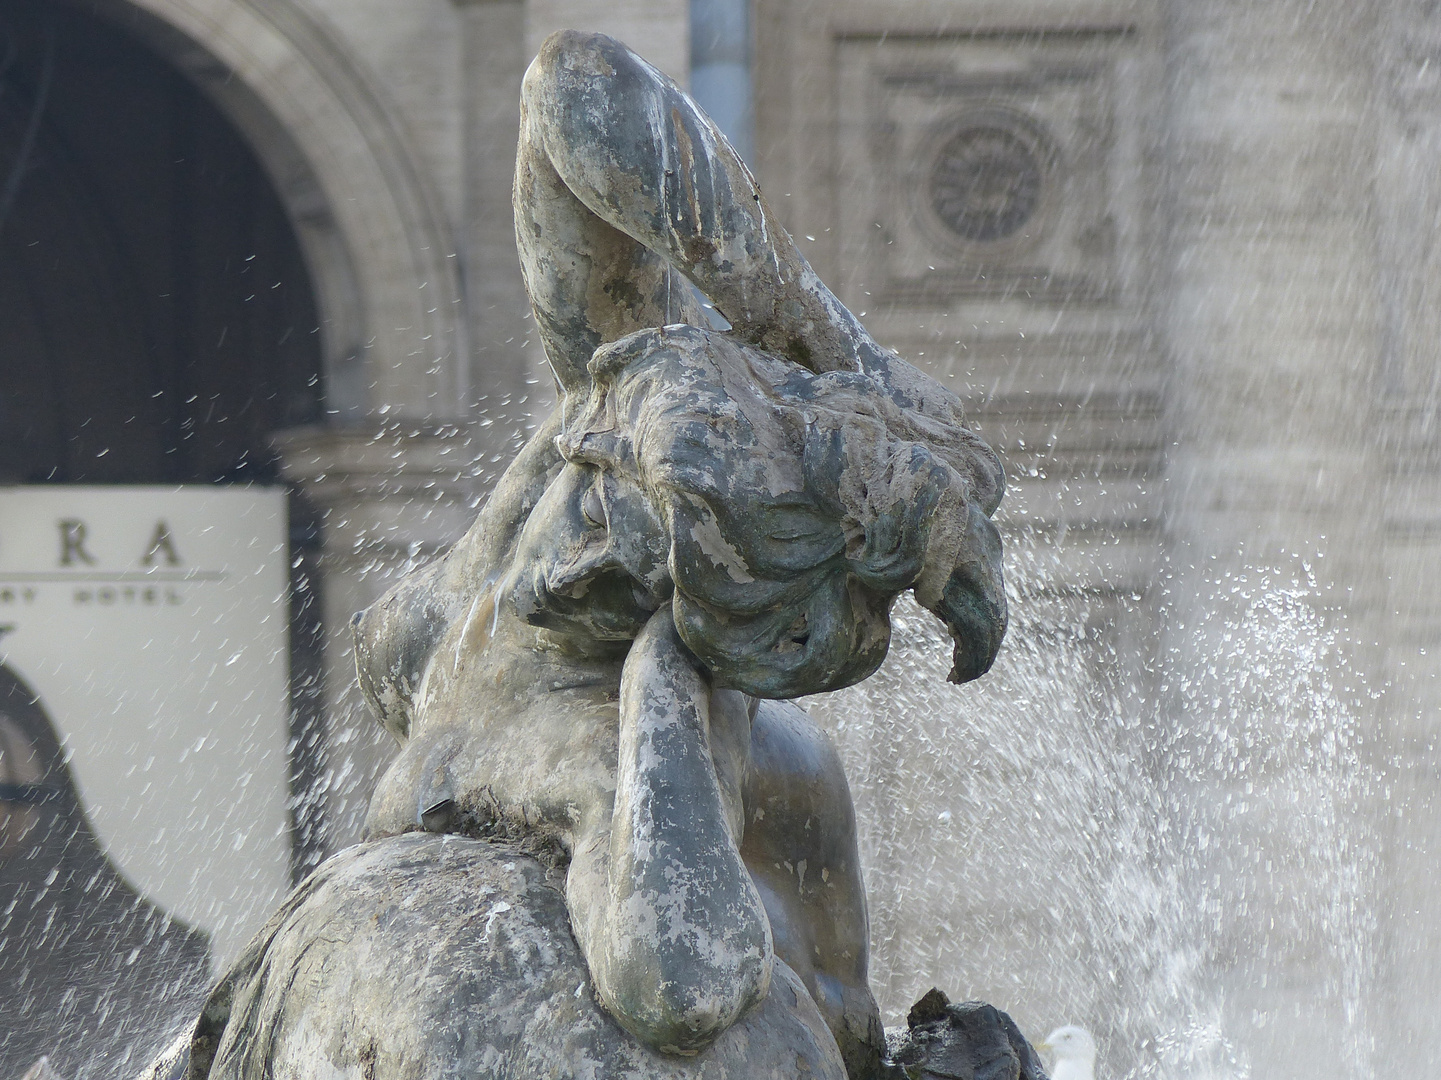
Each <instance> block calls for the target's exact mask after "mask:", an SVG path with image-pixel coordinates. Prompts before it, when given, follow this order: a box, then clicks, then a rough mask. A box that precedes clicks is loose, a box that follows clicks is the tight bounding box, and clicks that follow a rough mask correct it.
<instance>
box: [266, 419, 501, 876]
mask: <svg viewBox="0 0 1441 1080" xmlns="http://www.w3.org/2000/svg"><path fill="white" fill-rule="evenodd" d="M274 443H275V446H276V449H277V450H278V451H279V453H280V455H281V461H282V472H283V474H284V476H285V478H286V480H288V481H289V482H290V483H292V484H294V485H295V486H296V487H297V488H298V489H299V490H300V492H301V493H302V495H303V496H304V497H305V499H306V500H307V501H308V502H309V503H310V504H311V505H312V506H313V507H314V508H315V510H316V512H317V517H318V520H319V522H320V533H321V547H320V551H319V554H318V557H317V559H316V566H317V571H318V575H319V582H318V588H317V592H318V593H319V595H320V602H321V605H322V622H323V626H324V636H325V640H324V661H323V665H322V667H323V671H322V678H323V683H324V688H323V691H322V700H323V709H322V716H323V720H322V725H323V729H324V730H323V738H322V739H321V740H320V746H319V747H318V757H319V760H318V761H317V762H316V763H315V764H316V766H317V767H316V768H313V769H312V770H311V775H312V776H313V777H314V778H315V784H316V788H317V790H316V791H314V792H312V793H310V794H311V796H312V797H313V798H315V799H316V800H318V802H319V805H320V807H321V812H322V815H323V826H324V827H323V833H322V835H323V846H324V847H325V848H328V849H329V850H331V851H333V850H336V849H338V848H340V847H344V846H346V845H347V844H350V843H353V842H354V841H355V840H357V839H359V836H360V827H361V824H362V822H363V820H364V817H365V809H366V805H367V803H368V801H369V798H370V792H371V789H372V787H373V786H374V781H375V778H376V776H377V775H378V774H379V773H380V771H381V770H382V769H383V768H384V767H385V765H386V764H387V763H388V762H389V760H390V757H391V755H392V754H393V752H394V746H393V744H392V742H391V740H390V737H389V736H388V735H386V734H384V733H383V732H382V730H381V728H380V725H379V724H378V723H376V722H375V720H374V719H373V718H372V717H371V715H370V712H369V709H368V708H367V707H366V705H365V703H364V702H363V701H362V700H361V698H360V696H359V691H358V689H357V687H356V681H355V668H354V658H353V656H352V652H351V641H350V619H351V616H352V615H353V614H354V613H355V612H357V611H360V610H361V609H363V608H365V607H367V606H368V605H369V604H371V603H372V602H373V601H375V600H376V599H377V598H378V597H379V596H380V595H381V594H382V593H383V592H384V591H385V590H386V589H387V588H388V587H389V586H390V585H391V584H392V583H393V582H394V581H395V580H397V579H398V578H399V577H400V576H402V575H403V574H405V573H406V572H407V571H409V570H412V569H414V568H415V567H417V566H420V565H422V564H424V563H426V562H428V561H429V560H430V559H432V558H434V557H435V556H436V555H438V554H439V553H440V552H442V551H444V550H445V549H446V548H447V547H448V546H449V545H451V544H452V543H454V542H455V541H456V540H457V539H459V538H460V537H461V536H462V535H464V533H465V531H466V529H468V528H469V527H470V524H471V522H472V521H473V520H474V517H475V510H476V507H477V505H478V504H479V501H480V499H481V497H482V493H483V492H484V491H485V490H486V489H488V487H489V484H490V478H491V475H492V470H494V469H495V468H496V467H497V466H498V465H499V464H500V463H499V462H495V463H491V462H490V461H489V460H488V458H489V457H490V456H493V455H486V456H484V457H480V458H479V459H478V458H477V446H478V445H479V440H478V439H477V438H476V437H475V434H474V432H473V431H471V430H469V429H467V428H461V427H458V426H453V425H425V424H413V423H404V422H397V423H392V424H374V425H371V426H368V427H364V428H359V427H356V428H323V427H316V428H300V429H294V430H291V431H287V432H283V433H280V434H278V435H277V436H275V438H274Z"/></svg>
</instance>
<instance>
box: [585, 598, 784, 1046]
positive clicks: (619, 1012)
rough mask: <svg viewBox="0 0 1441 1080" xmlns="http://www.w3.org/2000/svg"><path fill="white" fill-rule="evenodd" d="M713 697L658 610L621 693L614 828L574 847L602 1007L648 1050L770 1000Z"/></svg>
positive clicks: (699, 1037)
mask: <svg viewBox="0 0 1441 1080" xmlns="http://www.w3.org/2000/svg"><path fill="white" fill-rule="evenodd" d="M710 695H711V691H710V687H709V686H708V685H707V683H706V682H705V680H704V679H703V678H702V677H701V676H700V674H699V673H698V672H697V671H696V669H695V666H694V661H693V660H692V658H691V657H690V655H689V654H688V653H687V652H686V650H685V647H684V646H683V645H682V644H681V643H680V639H679V637H678V636H677V634H676V631H675V625H674V623H673V622H672V620H671V616H670V610H669V608H662V609H661V610H660V611H659V612H657V614H656V615H655V617H653V618H652V619H651V621H650V622H649V623H648V624H647V625H646V628H645V629H644V630H643V631H642V632H641V634H640V636H639V637H638V638H637V639H636V642H635V645H634V646H632V648H631V652H630V655H629V657H628V658H627V660H626V664H625V673H624V675H623V677H622V680H621V701H620V712H621V722H620V723H621V726H620V754H619V761H618V765H617V770H616V794H615V805H614V813H613V816H612V819H611V821H610V822H609V823H608V825H609V827H608V828H607V827H606V824H607V823H603V822H597V823H591V827H589V828H586V829H584V830H583V831H582V833H581V835H579V836H577V837H576V841H575V844H574V848H573V854H572V862H571V867H570V871H569V875H568V877H567V881H566V906H567V907H568V908H569V910H570V912H571V919H572V924H573V926H574V928H575V933H576V938H577V940H578V941H579V943H580V946H581V950H582V952H583V953H584V954H585V958H586V962H587V964H588V965H589V967H590V973H591V980H592V982H593V983H594V985H595V988H596V994H597V997H598V998H599V999H600V1000H601V1002H602V1003H603V1004H604V1005H605V1006H606V1008H607V1009H608V1010H609V1011H610V1012H611V1013H612V1015H614V1016H615V1018H616V1019H617V1020H618V1021H619V1022H620V1024H621V1025H622V1026H623V1027H625V1028H626V1029H627V1030H629V1031H630V1032H631V1033H632V1034H634V1035H635V1036H636V1037H637V1038H639V1039H641V1040H642V1041H643V1042H645V1043H646V1044H647V1045H650V1046H653V1047H656V1048H657V1049H661V1050H666V1051H670V1052H678V1053H696V1052H698V1051H700V1050H703V1049H705V1048H706V1047H707V1046H709V1045H710V1044H711V1043H712V1042H714V1041H715V1039H716V1038H717V1037H718V1036H719V1035H720V1034H721V1033H722V1032H724V1031H725V1030H726V1029H727V1028H728V1027H730V1026H731V1025H732V1024H734V1023H735V1022H736V1021H737V1020H738V1019H740V1017H741V1016H742V1015H744V1014H745V1013H746V1012H747V1011H749V1010H750V1009H751V1008H752V1007H754V1006H756V1005H758V1004H759V1003H760V1002H761V1001H763V1000H764V999H765V997H766V994H767V992H768V990H769V988H770V981H771V971H772V967H773V965H774V961H775V955H774V951H773V949H772V946H771V936H770V924H769V922H768V920H767V918H766V913H765V908H764V906H763V904H762V902H761V898H760V895H759V894H758V893H757V892H756V888H755V885H754V883H753V882H752V881H751V877H750V874H749V873H748V872H747V870H746V868H745V864H744V863H743V862H742V861H741V856H740V852H739V850H738V849H737V846H736V840H735V837H734V836H733V835H732V829H733V828H734V827H735V826H734V825H732V823H731V821H730V820H729V819H730V818H732V817H738V816H739V801H740V797H739V795H740V793H739V790H738V787H739V783H738V781H739V777H736V778H735V779H736V781H737V783H736V785H735V786H736V788H737V790H735V791H734V792H733V793H731V798H729V799H727V797H726V793H725V792H724V791H723V790H722V785H721V781H720V779H718V773H719V774H721V775H725V774H726V773H727V772H729V771H730V770H726V769H718V768H717V763H716V761H715V760H714V759H713V756H712V750H711V748H712V743H713V739H712V732H711V717H710V715H709V712H710ZM746 726H747V727H748V722H747V725H746ZM742 734H743V735H744V734H745V733H742ZM724 738H725V733H724V732H719V733H717V736H716V741H720V740H723V739H724ZM747 741H748V740H747ZM722 752H724V751H722ZM728 804H729V805H728ZM732 806H733V807H734V809H735V813H734V814H732V813H731V807H732ZM736 825H738V822H737V823H736Z"/></svg>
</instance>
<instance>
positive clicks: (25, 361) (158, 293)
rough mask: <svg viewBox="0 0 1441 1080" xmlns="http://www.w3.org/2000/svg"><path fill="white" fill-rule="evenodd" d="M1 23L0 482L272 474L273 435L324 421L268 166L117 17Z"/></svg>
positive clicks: (297, 255)
mask: <svg viewBox="0 0 1441 1080" xmlns="http://www.w3.org/2000/svg"><path fill="white" fill-rule="evenodd" d="M0 18H3V24H0V34H3V35H4V40H3V41H0V63H4V64H5V69H4V71H3V74H0V79H3V83H0V86H3V90H0V184H3V185H4V186H3V187H0V211H3V212H4V213H5V216H4V219H3V220H0V356H3V357H4V358H5V359H4V363H3V365H0V432H3V434H0V480H8V481H11V482H31V483H36V482H38V483H46V482H50V483H56V482H58V483H76V482H78V483H171V482H174V483H208V482H216V481H224V480H228V479H256V480H269V479H272V478H273V476H274V472H275V466H274V460H273V452H272V451H271V450H270V447H269V442H268V436H269V433H270V432H272V431H275V430H278V429H281V428H286V427H293V426H295V425H297V424H304V423H310V422H313V421H315V420H317V419H318V418H319V417H320V415H321V409H322V405H321V403H322V400H323V394H324V388H323V386H322V372H321V345H320V334H319V321H318V318H317V314H316V303H315V299H314V296H313V293H312V289H311V286H310V281H309V277H308V275H307V273H306V269H305V264H304V261H303V259H302V257H301V252H300V248H299V245H298V244H297V242H296V237H295V233H294V231H293V229H292V228H291V226H290V223H289V221H288V220H287V217H286V213H285V210H284V209H283V207H282V205H281V202H280V200H279V198H278V197H277V195H276V193H275V191H274V189H273V187H272V186H271V184H270V182H269V180H268V179H267V177H266V175H265V173H264V171H263V170H262V168H261V166H260V163H259V161H257V160H256V157H255V155H254V154H253V153H252V152H251V150H250V149H249V147H248V146H247V145H246V143H245V142H244V140H243V139H242V138H241V136H240V135H239V133H238V132H236V130H235V129H234V127H233V126H232V125H231V124H230V123H229V121H228V120H227V119H226V118H225V117H224V116H223V115H222V114H221V113H220V111H219V110H218V109H217V108H216V107H215V106H214V105H213V104H212V103H211V102H210V101H208V100H207V99H206V98H205V97H204V96H203V95H202V94H200V92H199V91H197V90H196V89H195V88H194V86H192V85H191V84H190V83H189V82H188V81H187V80H186V79H185V78H184V77H183V76H182V75H180V74H179V73H178V72H176V71H175V70H174V69H173V68H171V67H170V66H169V64H167V63H166V62H165V61H164V60H162V59H160V58H159V57H158V56H156V55H155V54H154V53H152V52H151V51H150V50H149V49H148V48H146V47H145V46H143V45H141V44H140V43H139V42H137V41H135V40H133V39H131V38H130V37H129V36H128V35H127V34H125V33H124V32H123V31H122V30H121V29H119V28H118V27H116V26H115V25H114V24H113V23H109V22H106V21H102V20H100V19H96V18H94V17H92V16H88V15H86V14H84V13H82V12H80V11H78V10H73V9H69V8H65V7H61V6H57V5H55V4H53V3H47V2H43V0H10V2H8V3H6V4H5V5H4V6H3V7H0ZM7 61H8V63H7ZM7 195H8V196H9V198H8V199H7V198H6V196H7Z"/></svg>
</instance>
